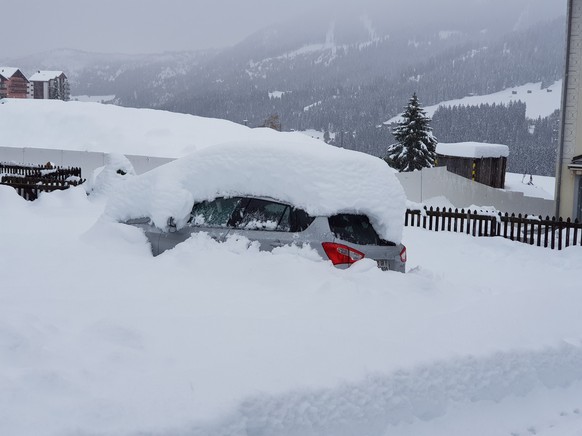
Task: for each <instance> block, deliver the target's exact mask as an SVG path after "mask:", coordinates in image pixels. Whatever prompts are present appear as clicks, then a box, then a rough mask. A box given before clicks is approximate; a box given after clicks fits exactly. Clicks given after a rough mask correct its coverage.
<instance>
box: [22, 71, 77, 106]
mask: <svg viewBox="0 0 582 436" xmlns="http://www.w3.org/2000/svg"><path fill="white" fill-rule="evenodd" d="M30 82H31V83H32V84H33V88H34V98H35V99H45V100H46V99H51V100H65V101H67V100H69V98H70V88H69V80H68V79H67V76H66V75H65V73H63V72H62V71H40V70H39V71H37V72H36V73H34V74H33V75H32V76H31V77H30Z"/></svg>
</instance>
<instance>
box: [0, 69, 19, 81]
mask: <svg viewBox="0 0 582 436" xmlns="http://www.w3.org/2000/svg"><path fill="white" fill-rule="evenodd" d="M17 71H18V68H14V67H0V76H3V77H4V78H6V79H10V78H11V77H12V76H14V75H15V74H16V72H17Z"/></svg>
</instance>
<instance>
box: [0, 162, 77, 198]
mask: <svg viewBox="0 0 582 436" xmlns="http://www.w3.org/2000/svg"><path fill="white" fill-rule="evenodd" d="M83 182H85V180H84V179H83V178H82V177H81V168H78V167H72V168H64V167H57V166H53V165H50V164H47V165H13V164H6V163H2V162H0V184H1V185H7V186H11V187H13V188H14V189H16V191H17V192H18V195H20V196H21V197H23V198H24V199H26V200H31V201H32V200H36V199H37V198H38V194H39V193H40V192H52V191H56V190H64V189H68V188H69V187H70V186H77V185H80V184H81V183H83Z"/></svg>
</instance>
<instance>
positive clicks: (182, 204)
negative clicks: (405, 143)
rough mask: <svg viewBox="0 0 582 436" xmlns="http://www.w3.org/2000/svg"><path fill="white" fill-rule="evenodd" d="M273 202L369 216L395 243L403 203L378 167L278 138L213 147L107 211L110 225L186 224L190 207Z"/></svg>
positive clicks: (156, 175) (392, 179)
mask: <svg viewBox="0 0 582 436" xmlns="http://www.w3.org/2000/svg"><path fill="white" fill-rule="evenodd" d="M237 195H252V196H260V197H270V198H275V199H278V200H280V201H282V202H287V203H290V204H292V205H294V206H296V207H299V208H302V209H304V210H305V211H306V212H307V213H309V214H310V215H314V216H330V215H333V214H336V213H340V212H345V213H361V214H365V215H368V216H369V217H370V220H371V222H372V225H373V226H374V228H375V229H376V231H377V232H378V233H379V234H380V236H382V237H383V238H385V239H387V240H390V241H393V242H397V243H398V242H400V241H401V238H402V230H403V225H404V223H403V221H404V212H405V202H406V197H405V195H404V191H403V189H402V186H401V185H400V182H399V181H398V179H397V178H396V176H395V171H394V170H393V169H391V168H390V167H389V166H388V165H387V164H386V163H385V162H384V161H383V160H381V159H379V158H377V157H374V156H370V155H367V154H364V153H360V152H356V151H351V150H344V149H340V148H337V147H334V146H331V145H327V144H325V143H321V144H314V143H313V142H312V141H298V140H296V139H291V138H289V139H281V140H279V141H276V142H273V141H270V142H260V141H259V142H257V141H242V142H231V143H225V144H221V145H214V146H212V147H207V148H204V149H201V150H198V151H196V152H194V153H192V154H190V155H188V156H186V157H183V158H181V159H178V160H175V161H173V162H170V163H168V164H165V165H163V166H161V167H158V168H156V169H154V170H152V171H149V172H147V173H145V174H142V175H140V176H137V177H135V178H133V179H131V180H128V181H127V182H126V183H124V184H123V186H121V187H120V189H119V191H118V192H117V193H116V194H114V195H113V196H112V197H111V198H110V200H109V203H108V205H107V208H106V215H108V216H109V217H110V218H113V219H115V220H126V219H130V218H138V217H144V216H147V217H150V218H151V219H152V220H153V222H154V224H155V225H156V226H157V227H159V228H166V225H167V220H168V217H170V216H172V217H174V218H175V219H176V222H177V224H178V226H179V227H180V226H183V225H185V223H186V221H187V219H188V214H189V213H190V211H191V208H192V205H193V203H194V202H199V201H204V200H212V199H214V198H216V197H221V196H227V197H228V196H237Z"/></svg>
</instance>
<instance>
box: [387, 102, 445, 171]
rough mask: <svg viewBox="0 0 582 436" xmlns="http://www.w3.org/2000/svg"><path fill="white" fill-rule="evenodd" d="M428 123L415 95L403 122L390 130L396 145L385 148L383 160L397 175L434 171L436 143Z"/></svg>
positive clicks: (405, 112) (404, 114) (427, 118)
mask: <svg viewBox="0 0 582 436" xmlns="http://www.w3.org/2000/svg"><path fill="white" fill-rule="evenodd" d="M430 121H431V119H430V118H429V117H427V116H426V112H425V111H424V109H422V106H421V105H420V102H419V101H418V97H417V96H416V93H414V94H413V96H412V97H411V99H410V101H409V102H408V106H406V107H405V111H404V113H403V114H402V121H400V122H399V123H398V126H396V127H395V128H394V129H393V130H392V134H393V135H394V138H396V141H398V142H397V143H396V144H393V145H391V146H390V147H389V148H388V154H387V156H386V157H385V158H384V160H385V161H386V162H388V164H389V165H390V166H391V167H393V168H396V169H397V170H398V171H400V172H403V171H414V170H420V169H422V168H430V167H433V166H434V164H435V159H436V145H437V139H436V138H435V137H434V135H433V134H432V128H431V127H430V125H429V123H430Z"/></svg>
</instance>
